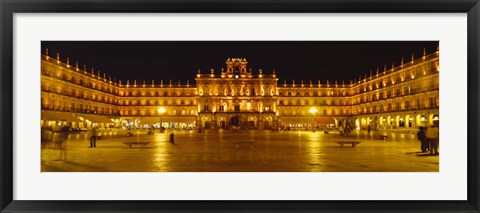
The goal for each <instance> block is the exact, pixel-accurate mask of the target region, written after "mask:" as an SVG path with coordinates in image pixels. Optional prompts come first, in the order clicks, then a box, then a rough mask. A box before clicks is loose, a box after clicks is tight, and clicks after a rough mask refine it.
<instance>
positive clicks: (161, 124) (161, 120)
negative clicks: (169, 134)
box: [158, 107, 167, 132]
mask: <svg viewBox="0 0 480 213" xmlns="http://www.w3.org/2000/svg"><path fill="white" fill-rule="evenodd" d="M166 111H167V110H166V109H165V108H163V107H159V108H158V113H159V114H160V132H162V128H163V117H162V115H163V113H165V112H166Z"/></svg>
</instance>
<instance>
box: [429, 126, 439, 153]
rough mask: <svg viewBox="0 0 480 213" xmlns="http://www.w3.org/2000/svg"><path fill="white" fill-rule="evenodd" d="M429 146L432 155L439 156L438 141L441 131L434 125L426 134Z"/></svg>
mask: <svg viewBox="0 0 480 213" xmlns="http://www.w3.org/2000/svg"><path fill="white" fill-rule="evenodd" d="M426 136H427V141H428V146H429V148H430V154H435V155H437V154H438V139H439V131H438V127H437V126H436V125H432V126H431V127H430V128H427V132H426Z"/></svg>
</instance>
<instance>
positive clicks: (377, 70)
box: [377, 67, 378, 77]
mask: <svg viewBox="0 0 480 213" xmlns="http://www.w3.org/2000/svg"><path fill="white" fill-rule="evenodd" d="M377 77H378V67H377Z"/></svg>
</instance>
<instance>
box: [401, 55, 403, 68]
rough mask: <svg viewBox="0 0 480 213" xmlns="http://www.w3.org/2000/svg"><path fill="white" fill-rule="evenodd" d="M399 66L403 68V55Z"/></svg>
mask: <svg viewBox="0 0 480 213" xmlns="http://www.w3.org/2000/svg"><path fill="white" fill-rule="evenodd" d="M400 67H401V68H403V57H402V61H401V62H400Z"/></svg>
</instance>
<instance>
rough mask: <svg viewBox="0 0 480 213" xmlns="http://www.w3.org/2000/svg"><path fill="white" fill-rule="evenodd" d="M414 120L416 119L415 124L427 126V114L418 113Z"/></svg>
mask: <svg viewBox="0 0 480 213" xmlns="http://www.w3.org/2000/svg"><path fill="white" fill-rule="evenodd" d="M415 120H416V125H417V126H423V127H425V126H427V122H428V119H427V116H425V115H424V114H418V115H417V116H416V118H415Z"/></svg>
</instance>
